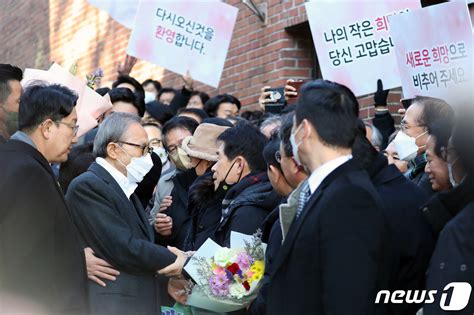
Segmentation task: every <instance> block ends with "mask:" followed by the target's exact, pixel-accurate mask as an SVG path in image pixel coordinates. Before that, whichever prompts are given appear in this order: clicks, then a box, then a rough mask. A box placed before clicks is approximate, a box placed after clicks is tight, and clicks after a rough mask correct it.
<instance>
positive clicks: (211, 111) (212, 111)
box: [204, 94, 241, 117]
mask: <svg viewBox="0 0 474 315" xmlns="http://www.w3.org/2000/svg"><path fill="white" fill-rule="evenodd" d="M222 103H232V104H235V105H236V106H237V108H238V109H239V110H240V107H241V104H240V101H239V100H238V99H237V98H236V97H234V96H232V95H230V94H220V95H217V96H214V97H211V98H210V99H209V100H208V101H207V102H206V103H205V104H204V109H205V110H206V112H207V114H208V115H209V116H210V117H215V116H216V113H217V110H218V109H219V106H220V105H221V104H222Z"/></svg>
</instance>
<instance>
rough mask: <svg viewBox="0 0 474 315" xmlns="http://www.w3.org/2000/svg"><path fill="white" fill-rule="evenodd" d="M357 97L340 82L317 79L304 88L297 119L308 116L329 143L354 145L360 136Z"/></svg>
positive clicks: (297, 108)
mask: <svg viewBox="0 0 474 315" xmlns="http://www.w3.org/2000/svg"><path fill="white" fill-rule="evenodd" d="M358 106H359V105H358V104H357V103H354V99H353V98H352V97H351V96H350V95H348V94H347V89H342V88H341V85H340V84H334V83H333V82H330V81H326V80H315V81H311V82H308V83H306V84H305V85H303V87H302V88H301V93H300V97H299V99H298V105H297V106H296V122H297V123H298V124H299V123H301V121H302V120H303V119H306V120H307V121H308V122H309V123H310V124H311V125H312V126H313V127H314V129H315V130H316V131H317V133H318V136H319V138H320V140H321V141H322V142H324V143H325V144H326V145H328V146H332V147H339V148H351V147H352V144H353V143H354V139H355V137H356V136H357V133H358V131H357V120H356V119H355V116H354V109H355V108H358Z"/></svg>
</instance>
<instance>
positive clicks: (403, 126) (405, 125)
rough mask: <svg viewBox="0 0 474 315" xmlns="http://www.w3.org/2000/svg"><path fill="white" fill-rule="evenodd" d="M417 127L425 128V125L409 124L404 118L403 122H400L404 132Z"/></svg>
mask: <svg viewBox="0 0 474 315" xmlns="http://www.w3.org/2000/svg"><path fill="white" fill-rule="evenodd" d="M416 127H420V128H424V127H425V126H424V125H417V126H408V124H407V123H406V121H404V120H402V122H401V123H400V128H401V129H402V131H403V132H405V131H407V130H408V129H411V128H416Z"/></svg>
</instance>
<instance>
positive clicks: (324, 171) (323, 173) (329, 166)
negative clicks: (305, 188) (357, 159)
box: [308, 154, 352, 194]
mask: <svg viewBox="0 0 474 315" xmlns="http://www.w3.org/2000/svg"><path fill="white" fill-rule="evenodd" d="M350 159H352V155H350V154H349V155H344V156H340V157H338V158H335V159H334V160H331V161H329V162H326V163H324V164H323V165H321V166H320V167H318V168H317V169H316V170H314V172H312V173H311V175H310V176H309V178H308V182H309V190H310V192H311V194H314V192H315V191H316V189H318V187H319V185H321V183H322V182H323V181H324V179H325V178H326V177H328V176H329V174H331V173H332V172H333V171H334V170H335V169H336V168H338V167H339V166H341V165H342V164H344V163H346V162H347V161H349V160H350Z"/></svg>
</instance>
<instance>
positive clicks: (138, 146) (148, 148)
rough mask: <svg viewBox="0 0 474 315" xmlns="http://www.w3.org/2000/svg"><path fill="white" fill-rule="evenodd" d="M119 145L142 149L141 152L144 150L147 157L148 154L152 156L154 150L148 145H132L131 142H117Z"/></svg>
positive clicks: (143, 152)
mask: <svg viewBox="0 0 474 315" xmlns="http://www.w3.org/2000/svg"><path fill="white" fill-rule="evenodd" d="M117 143H121V144H126V145H131V146H133V147H137V148H140V150H142V155H146V154H147V153H150V154H151V153H153V148H152V147H150V146H149V145H148V144H136V143H130V142H125V141H117Z"/></svg>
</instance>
